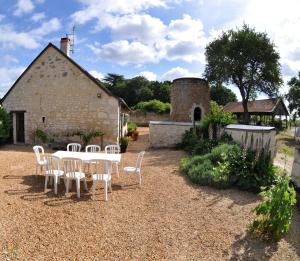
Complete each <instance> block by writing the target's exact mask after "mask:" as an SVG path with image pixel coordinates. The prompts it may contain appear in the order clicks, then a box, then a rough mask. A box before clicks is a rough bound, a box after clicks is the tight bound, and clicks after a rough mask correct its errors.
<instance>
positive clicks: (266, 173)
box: [234, 150, 277, 192]
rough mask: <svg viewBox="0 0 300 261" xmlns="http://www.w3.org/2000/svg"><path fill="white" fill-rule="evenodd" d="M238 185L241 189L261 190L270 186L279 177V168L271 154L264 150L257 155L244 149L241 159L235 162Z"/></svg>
mask: <svg viewBox="0 0 300 261" xmlns="http://www.w3.org/2000/svg"><path fill="white" fill-rule="evenodd" d="M234 169H235V173H236V175H237V179H238V181H237V184H236V185H237V187H238V188H239V189H241V190H247V191H252V192H259V191H260V188H261V187H270V186H271V185H272V184H274V183H275V181H276V178H277V169H276V167H275V166H274V165H273V164H272V161H271V157H270V154H266V153H264V152H263V151H261V153H260V154H259V155H258V156H256V154H255V152H254V151H251V150H248V151H243V153H242V155H241V159H240V160H239V161H237V162H235V164H234Z"/></svg>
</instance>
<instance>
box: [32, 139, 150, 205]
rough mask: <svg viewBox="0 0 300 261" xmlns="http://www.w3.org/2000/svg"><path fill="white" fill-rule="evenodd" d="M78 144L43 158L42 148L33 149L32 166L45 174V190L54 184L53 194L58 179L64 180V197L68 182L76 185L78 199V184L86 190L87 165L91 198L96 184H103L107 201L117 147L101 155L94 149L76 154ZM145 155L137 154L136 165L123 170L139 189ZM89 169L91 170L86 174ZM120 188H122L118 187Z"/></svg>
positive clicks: (118, 160)
mask: <svg viewBox="0 0 300 261" xmlns="http://www.w3.org/2000/svg"><path fill="white" fill-rule="evenodd" d="M78 145H80V144H69V146H68V149H67V151H62V150H59V151H56V152H54V153H52V154H48V155H45V154H44V150H43V147H41V146H34V147H33V150H34V152H35V155H36V160H37V162H36V164H37V169H38V167H40V168H41V172H42V170H43V167H44V170H45V171H44V174H45V190H46V189H47V183H48V181H50V182H51V183H52V181H53V182H54V193H55V194H57V186H58V184H59V183H60V179H63V180H64V184H65V187H66V193H68V192H69V189H70V188H71V182H72V181H75V182H76V191H77V197H78V198H80V183H81V181H83V183H84V187H85V189H86V190H87V183H86V172H85V166H86V165H88V167H89V168H88V173H89V174H90V176H91V179H92V181H93V186H92V193H93V198H95V190H96V185H97V182H98V181H101V182H103V184H104V198H105V201H107V191H108V189H109V190H110V191H111V185H112V184H111V181H112V178H111V174H112V166H113V165H116V167H117V169H116V171H117V177H118V178H119V171H118V165H119V164H120V162H121V154H120V150H119V146H118V145H109V146H107V147H106V148H105V152H102V151H101V147H100V146H98V145H89V146H87V147H86V151H85V152H81V151H80V149H81V148H80V147H79V146H78ZM144 154H145V152H144V151H142V152H140V153H139V154H138V157H137V161H136V164H135V166H133V167H125V168H124V174H135V175H136V176H138V179H139V185H140V186H141V183H142V177H141V162H142V159H143V156H144ZM90 165H92V170H91V171H90ZM121 186H122V187H123V185H121Z"/></svg>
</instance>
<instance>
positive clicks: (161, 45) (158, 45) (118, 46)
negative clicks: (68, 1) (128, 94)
mask: <svg viewBox="0 0 300 261" xmlns="http://www.w3.org/2000/svg"><path fill="white" fill-rule="evenodd" d="M107 19H110V22H109V23H108V24H109V26H108V27H109V28H110V29H111V31H112V36H113V37H114V38H117V39H118V38H120V39H122V40H115V41H113V42H110V43H107V44H105V45H103V46H101V45H99V44H98V45H96V44H94V45H89V47H90V48H91V49H92V50H93V52H94V53H95V54H96V55H97V56H98V58H99V59H106V60H109V61H113V62H117V63H118V64H129V63H133V64H144V63H149V62H158V61H161V60H163V59H166V60H169V61H174V60H183V61H186V62H194V61H196V62H200V63H203V64H204V63H205V57H204V48H205V45H206V43H207V38H206V37H205V36H204V31H203V24H202V22H201V20H199V19H192V18H191V16H189V15H183V17H182V19H177V20H172V21H171V22H170V24H169V25H165V24H163V22H162V21H161V20H160V19H158V18H154V17H151V16H150V15H145V14H143V15H136V14H134V15H126V16H122V17H112V16H109V18H108V17H107Z"/></svg>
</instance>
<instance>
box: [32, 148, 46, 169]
mask: <svg viewBox="0 0 300 261" xmlns="http://www.w3.org/2000/svg"><path fill="white" fill-rule="evenodd" d="M33 151H34V153H35V157H36V168H35V175H37V174H38V169H40V173H41V174H42V172H43V167H44V166H45V165H46V160H45V158H44V156H45V153H44V148H43V147H42V146H38V145H37V146H34V147H33Z"/></svg>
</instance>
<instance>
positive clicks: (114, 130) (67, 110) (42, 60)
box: [2, 38, 128, 145]
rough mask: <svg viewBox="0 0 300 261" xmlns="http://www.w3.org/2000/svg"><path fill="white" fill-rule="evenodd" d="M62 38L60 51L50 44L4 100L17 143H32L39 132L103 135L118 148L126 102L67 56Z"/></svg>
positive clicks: (123, 124) (124, 117) (122, 132)
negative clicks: (76, 132) (116, 144)
mask: <svg viewBox="0 0 300 261" xmlns="http://www.w3.org/2000/svg"><path fill="white" fill-rule="evenodd" d="M63 39H64V38H62V42H61V45H62V46H61V49H58V48H57V47H56V46H54V45H53V44H51V43H49V45H48V46H47V47H46V48H45V49H44V50H43V51H42V52H41V53H40V54H39V55H38V57H37V58H36V59H35V60H34V61H33V62H32V63H31V64H30V66H29V67H28V68H27V69H26V70H25V72H24V73H23V74H22V75H21V76H20V77H19V79H18V80H17V81H16V82H15V84H14V85H13V86H12V88H11V89H10V90H9V91H8V92H7V94H6V95H5V96H4V97H3V99H2V105H3V107H4V108H5V109H6V110H7V111H8V112H11V113H12V115H13V132H14V133H13V134H14V135H13V136H14V143H26V144H33V143H34V141H35V132H36V130H37V129H41V130H43V131H45V132H46V133H48V134H52V135H54V136H57V137H59V136H62V135H67V134H68V133H72V132H74V131H76V130H84V131H97V130H100V131H102V132H104V133H105V135H104V137H103V143H104V144H103V145H106V144H115V143H117V142H118V139H119V137H120V136H122V135H123V134H124V132H125V131H126V130H125V128H126V115H125V114H126V113H127V109H128V107H127V105H126V103H125V102H124V101H123V100H122V99H120V98H118V97H116V96H114V95H113V94H111V93H110V92H109V91H108V90H107V89H105V88H104V87H103V86H102V85H101V83H100V81H99V80H97V79H96V78H94V77H93V76H91V75H90V74H89V73H88V72H87V71H85V70H84V69H83V68H82V67H80V66H79V65H78V64H77V63H76V62H74V60H72V59H71V58H70V57H69V56H68V55H67V53H68V49H66V46H65V45H64V44H68V42H66V41H65V42H63ZM62 50H65V51H62Z"/></svg>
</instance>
